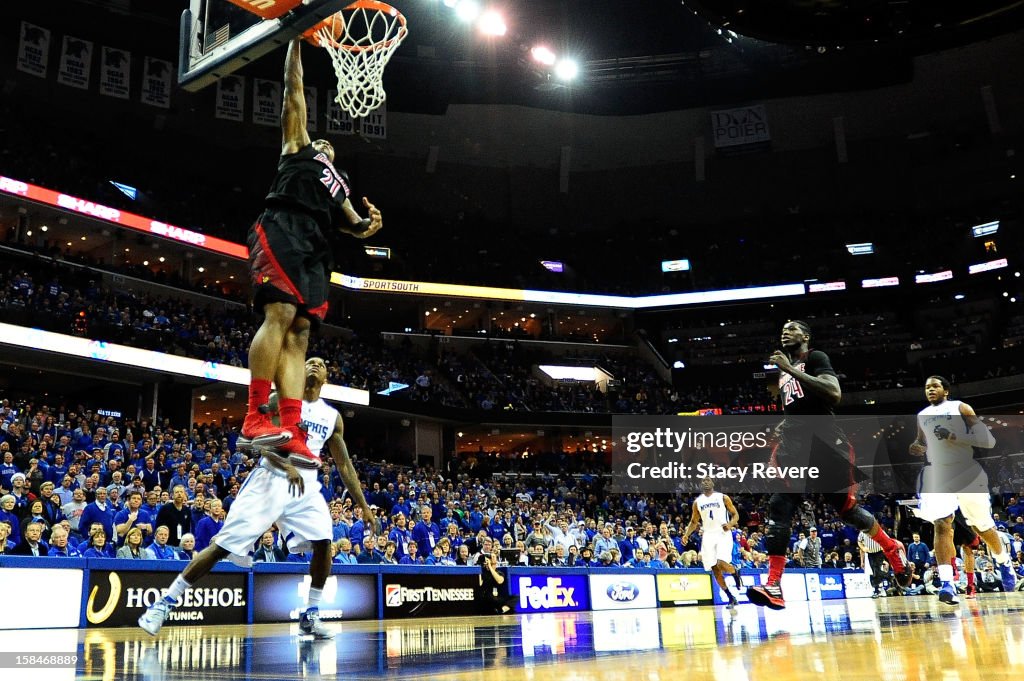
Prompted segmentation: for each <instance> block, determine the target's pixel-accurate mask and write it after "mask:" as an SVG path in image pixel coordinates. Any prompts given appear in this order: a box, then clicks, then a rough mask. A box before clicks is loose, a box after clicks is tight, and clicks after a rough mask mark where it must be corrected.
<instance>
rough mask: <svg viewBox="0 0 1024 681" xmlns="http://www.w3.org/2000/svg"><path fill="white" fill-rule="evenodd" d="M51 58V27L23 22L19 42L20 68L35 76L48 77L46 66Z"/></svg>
mask: <svg viewBox="0 0 1024 681" xmlns="http://www.w3.org/2000/svg"><path fill="white" fill-rule="evenodd" d="M49 60H50V29H48V28H43V27H42V26H36V25H35V24H30V23H28V22H27V21H23V22H21V39H20V40H19V42H18V70H19V71H24V72H25V73H31V74H32V75H33V76H39V77H40V78H46V66H47V64H48V63H49Z"/></svg>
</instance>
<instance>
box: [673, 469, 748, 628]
mask: <svg viewBox="0 0 1024 681" xmlns="http://www.w3.org/2000/svg"><path fill="white" fill-rule="evenodd" d="M700 488H701V492H702V493H701V494H700V495H698V497H697V498H696V499H694V500H693V514H692V515H691V516H690V523H689V524H688V525H687V526H686V530H684V531H683V537H684V538H686V537H689V536H690V535H691V534H692V533H693V531H694V530H696V529H697V524H698V523H703V524H704V534H703V535H702V536H701V542H700V556H701V561H702V562H703V563H704V569H705V570H707V571H709V572H711V574H713V575H714V576H715V581H716V582H718V586H720V587H721V588H722V591H724V592H725V593H726V595H728V596H729V607H730V608H734V607H736V604H737V603H738V601H737V600H736V596H735V595H734V594H733V592H732V591H730V590H729V586H728V585H727V584H726V583H725V576H724V575H723V574H722V573H723V572H725V573H729V574H731V575H733V578H734V579H735V580H736V588H737V589H739V588H740V575H739V573H738V572H737V571H736V568H735V567H734V566H733V564H732V552H733V536H732V530H733V528H734V527H736V526H737V525H738V524H739V522H740V514H739V511H737V510H736V507H735V506H734V505H733V503H732V499H730V498H729V497H728V496H727V495H725V494H722V493H721V492H716V491H715V482H714V480H712V479H711V478H704V479H703V480H701V482H700Z"/></svg>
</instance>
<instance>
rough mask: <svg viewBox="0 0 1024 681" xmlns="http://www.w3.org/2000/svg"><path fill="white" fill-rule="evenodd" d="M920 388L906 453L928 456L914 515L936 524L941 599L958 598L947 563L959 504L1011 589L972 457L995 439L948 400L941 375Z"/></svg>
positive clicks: (1005, 556)
mask: <svg viewBox="0 0 1024 681" xmlns="http://www.w3.org/2000/svg"><path fill="white" fill-rule="evenodd" d="M924 391H925V397H926V398H927V399H928V406H927V407H925V408H924V409H922V410H921V411H920V412H919V413H918V415H917V439H916V440H915V441H914V443H913V444H911V445H910V453H911V454H912V455H914V456H924V457H926V458H927V461H928V465H927V466H926V467H925V469H924V471H923V472H922V474H921V482H920V490H919V496H920V498H921V503H920V505H919V507H918V508H917V509H916V510H915V511H914V513H915V514H916V515H917V516H918V517H919V518H922V519H924V520H928V521H930V522H931V523H933V524H934V525H935V562H936V563H937V565H938V568H937V569H938V573H939V579H940V581H941V582H942V587H941V588H940V589H939V600H941V601H942V602H943V603H948V604H949V605H956V604H957V603H958V602H959V600H958V599H957V592H956V588H955V587H954V586H953V567H952V565H951V562H950V561H951V560H952V558H953V555H954V554H955V552H956V549H955V548H954V546H953V514H954V513H955V512H956V510H957V508H959V509H960V510H961V511H962V512H963V514H964V518H966V520H967V523H968V524H969V525H971V526H972V527H973V528H974V529H975V531H976V532H977V533H978V534H979V535H980V536H981V538H982V539H983V540H984V541H985V543H986V544H987V545H988V547H989V550H990V551H991V552H992V557H993V559H994V560H995V561H996V563H997V564H998V565H999V569H1000V574H1001V577H1002V582H1003V590H1004V591H1007V592H1009V591H1012V590H1013V587H1014V585H1015V582H1016V577H1015V576H1014V574H1013V569H1012V567H1011V566H1010V556H1009V553H1007V552H1006V551H1005V550H1004V549H1003V546H1002V542H1000V540H999V535H998V533H997V532H996V530H995V521H994V520H993V519H992V506H991V498H990V496H989V491H988V476H987V475H986V474H985V471H984V469H983V468H982V467H981V466H980V465H979V464H978V462H977V461H975V460H974V448H975V447H981V448H983V449H991V448H992V447H994V446H995V444H996V441H995V438H994V437H992V433H991V432H990V431H989V429H988V427H987V426H986V425H985V424H984V423H982V421H981V419H979V418H978V416H977V414H975V413H974V409H972V408H971V405H969V404H967V403H966V402H960V401H958V400H950V399H949V381H947V380H946V379H945V378H942V377H941V376H929V377H928V379H927V380H926V381H925V385H924Z"/></svg>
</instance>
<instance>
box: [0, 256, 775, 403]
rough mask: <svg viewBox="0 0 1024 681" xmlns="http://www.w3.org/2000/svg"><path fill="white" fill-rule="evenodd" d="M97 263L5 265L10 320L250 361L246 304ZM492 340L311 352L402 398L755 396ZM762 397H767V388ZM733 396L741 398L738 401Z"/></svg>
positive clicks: (336, 345)
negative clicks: (585, 364) (685, 387)
mask: <svg viewBox="0 0 1024 681" xmlns="http://www.w3.org/2000/svg"><path fill="white" fill-rule="evenodd" d="M101 281H102V280H101V279H100V278H98V277H97V276H96V275H95V273H90V271H89V270H79V269H77V268H66V267H60V266H56V265H39V264H37V263H28V262H26V263H19V264H18V266H17V267H11V268H9V269H7V270H6V271H0V319H3V320H4V321H9V322H12V323H20V324H25V325H32V326H35V327H42V328H47V329H49V330H53V331H58V332H62V333H71V334H74V335H78V336H83V337H88V338H93V339H98V340H104V341H108V342H117V343H122V344H126V345H130V346H132V347H139V348H145V349H150V350H155V351H158V352H166V353H169V354H175V355H181V356H187V357H195V358H198V359H203V360H207V361H213V362H220V363H224V364H230V365H233V366H246V363H247V360H248V347H249V345H250V343H251V340H252V337H253V334H255V332H256V319H255V318H254V317H253V316H252V315H251V314H250V313H249V312H248V311H247V310H245V309H242V308H238V309H237V310H234V311H233V310H230V309H222V308H220V307H216V306H212V305H203V306H201V305H199V304H197V303H195V302H193V301H192V300H190V299H189V298H188V297H187V296H182V297H176V296H170V295H168V296H158V295H154V294H149V293H137V292H133V291H130V290H118V291H115V290H112V289H110V288H106V287H104V286H103V285H102V283H101ZM519 347H520V346H518V345H516V346H512V347H509V346H508V345H507V344H506V343H493V344H486V345H485V346H483V347H482V349H480V350H478V351H475V352H470V353H466V354H457V353H455V352H450V351H446V352H441V351H439V352H437V353H435V354H430V353H429V352H424V351H419V350H417V349H416V348H415V347H413V345H412V344H410V343H404V344H401V345H398V346H389V345H387V344H385V343H383V342H382V341H381V339H380V338H379V337H377V336H373V335H370V336H368V337H361V336H359V335H357V334H352V333H346V334H341V333H335V334H320V335H318V336H317V337H315V338H314V340H313V341H312V344H311V348H310V352H311V353H314V354H319V355H322V356H324V357H325V358H327V359H328V361H329V366H330V368H329V379H330V380H331V382H335V383H340V384H342V385H348V386H351V387H354V388H362V389H366V390H369V391H371V392H378V391H381V390H384V389H386V388H388V387H389V385H390V384H391V383H393V382H397V383H402V384H404V385H407V386H409V387H408V388H407V389H404V390H401V391H398V392H396V393H395V397H396V399H399V400H405V401H412V402H420V403H423V402H429V403H432V404H438V405H442V406H449V407H458V408H463V409H477V410H482V411H490V410H515V411H572V412H593V413H613V412H614V413H623V412H624V413H674V412H675V411H678V410H679V409H678V408H677V407H678V406H680V405H683V404H688V403H690V402H691V401H692V400H698V399H700V400H703V399H711V398H714V399H721V400H723V402H729V401H730V400H732V401H735V402H737V403H741V402H744V401H749V400H750V398H749V397H747V398H744V397H742V395H743V394H744V392H743V391H735V392H733V391H732V390H731V389H732V386H722V387H720V388H717V389H716V392H715V393H714V395H712V393H711V392H710V391H705V390H704V389H700V390H699V391H695V392H694V394H693V395H692V396H691V395H680V394H679V393H678V392H677V391H675V390H673V389H672V388H671V386H669V385H668V384H667V383H665V382H664V381H663V380H662V379H661V378H660V377H659V376H657V374H656V373H655V372H654V370H653V368H652V367H651V366H650V365H647V364H646V363H644V362H643V361H642V360H640V359H638V358H637V357H635V356H633V355H630V354H628V353H619V354H617V355H611V354H603V355H594V356H593V358H592V359H593V360H594V361H596V362H597V363H599V364H600V365H601V366H602V367H603V368H605V369H606V370H607V371H608V372H609V373H610V374H611V375H612V376H614V377H615V378H616V381H617V382H616V385H615V388H614V389H612V390H610V391H608V392H602V391H599V390H597V389H596V388H592V387H588V386H587V385H586V384H575V385H560V386H559V385H544V384H542V383H541V382H540V380H539V379H538V378H537V377H536V376H534V375H533V373H532V366H533V364H534V363H536V362H539V361H543V360H544V356H543V355H541V354H540V353H537V352H523V351H520V350H519ZM761 401H764V402H767V396H766V395H762V396H761ZM729 403H731V402H729Z"/></svg>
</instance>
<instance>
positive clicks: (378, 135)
mask: <svg viewBox="0 0 1024 681" xmlns="http://www.w3.org/2000/svg"><path fill="white" fill-rule="evenodd" d="M359 133H360V134H361V135H362V136H363V137H370V138H373V139H378V140H382V139H387V137H388V107H387V104H381V105H380V106H379V107H377V108H376V109H374V110H373V111H371V112H370V113H368V114H366V115H365V116H363V117H362V118H360V119H359Z"/></svg>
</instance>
